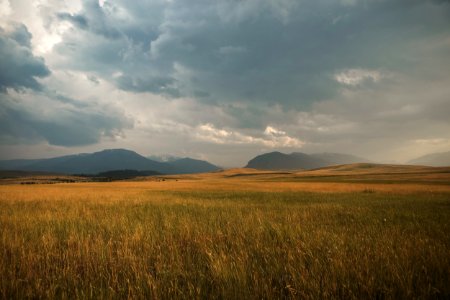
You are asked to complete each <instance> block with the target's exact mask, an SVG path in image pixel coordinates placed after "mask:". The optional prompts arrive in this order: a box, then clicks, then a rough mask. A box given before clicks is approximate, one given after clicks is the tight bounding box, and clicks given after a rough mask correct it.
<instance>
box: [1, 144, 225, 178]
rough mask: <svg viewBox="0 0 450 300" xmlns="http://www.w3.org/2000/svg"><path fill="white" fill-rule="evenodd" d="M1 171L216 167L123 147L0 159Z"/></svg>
mask: <svg viewBox="0 0 450 300" xmlns="http://www.w3.org/2000/svg"><path fill="white" fill-rule="evenodd" d="M0 169H2V170H21V171H40V172H51V173H62V174H97V173H101V172H107V171H111V170H137V171H154V172H158V173H161V174H186V173H202V172H212V171H216V170H218V169H220V168H219V167H217V166H215V165H213V164H210V163H208V162H206V161H201V160H196V159H192V158H182V159H176V160H173V161H170V162H158V161H154V160H151V159H148V158H146V157H144V156H142V155H139V154H138V153H136V152H134V151H130V150H125V149H110V150H103V151H100V152H95V153H89V154H87V153H84V154H76V155H67V156H61V157H55V158H49V159H32V160H28V159H26V160H25V159H20V160H6V161H0Z"/></svg>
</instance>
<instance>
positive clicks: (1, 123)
mask: <svg viewBox="0 0 450 300" xmlns="http://www.w3.org/2000/svg"><path fill="white" fill-rule="evenodd" d="M0 100H1V102H0V116H1V118H0V142H1V144H16V143H19V144H20V143H23V144H30V143H31V144H33V143H37V142H39V141H46V142H48V143H49V144H50V145H57V146H67V147H70V146H82V145H90V144H95V143H98V142H100V140H101V139H102V138H104V137H107V138H111V139H114V138H116V137H117V136H120V135H121V134H122V130H123V129H124V128H131V127H132V125H133V123H132V121H131V120H130V119H128V118H126V117H125V116H124V115H123V113H121V112H120V111H118V110H116V109H114V108H113V107H111V106H105V105H103V106H102V105H99V104H96V103H84V104H82V103H80V101H77V100H75V99H72V98H70V97H67V96H63V95H59V94H57V93H54V92H49V91H46V92H42V93H39V94H36V93H32V94H24V93H20V94H14V95H8V94H0Z"/></svg>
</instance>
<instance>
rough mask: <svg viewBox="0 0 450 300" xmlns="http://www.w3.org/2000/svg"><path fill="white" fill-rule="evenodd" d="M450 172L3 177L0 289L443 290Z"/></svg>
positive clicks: (113, 292)
mask: <svg viewBox="0 0 450 300" xmlns="http://www.w3.org/2000/svg"><path fill="white" fill-rule="evenodd" d="M448 191H449V189H448V185H420V184H356V183H338V182H337V183H324V182H315V183H307V182H301V183H298V182H259V181H252V180H242V179H230V180H224V179H220V178H215V179H214V178H209V179H203V180H199V179H195V180H194V179H191V180H187V179H183V180H181V179H169V178H166V179H165V181H139V182H117V183H73V184H53V185H29V186H28V185H26V186H23V185H4V186H0V224H1V226H0V274H2V276H0V277H1V279H0V291H1V294H0V295H1V298H24V297H32V298H41V297H44V298H55V297H56V298H61V297H62V298H111V297H121V298H125V297H129V298H173V297H178V298H180V297H182V298H243V299H246V298H283V297H288V298H289V297H294V298H377V297H378V298H384V297H386V298H436V297H441V298H446V297H449V296H450V282H449V281H450V280H449V278H450V236H449V234H448V232H450V193H448Z"/></svg>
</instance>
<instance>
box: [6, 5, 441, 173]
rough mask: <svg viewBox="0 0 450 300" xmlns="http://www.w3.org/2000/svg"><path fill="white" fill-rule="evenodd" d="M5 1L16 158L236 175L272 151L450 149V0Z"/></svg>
mask: <svg viewBox="0 0 450 300" xmlns="http://www.w3.org/2000/svg"><path fill="white" fill-rule="evenodd" d="M4 2H5V0H4ZM5 3H9V6H8V5H6V6H4V7H9V9H8V10H5V11H4V12H1V11H0V15H3V16H5V19H6V20H7V22H9V24H11V22H14V23H15V24H16V25H14V26H13V27H12V28H14V29H13V30H3V31H2V32H1V40H0V43H1V44H0V51H1V58H0V59H1V64H2V71H1V74H0V78H1V80H0V89H1V91H2V94H1V95H0V96H1V97H2V104H1V106H0V108H1V112H2V116H3V117H2V130H3V133H2V146H4V147H6V148H7V149H13V148H14V147H15V148H14V149H16V150H17V149H19V148H20V147H21V146H20V145H21V143H25V141H26V143H27V147H29V148H30V149H32V145H36V147H37V148H36V149H42V147H44V146H42V145H43V143H44V144H45V143H47V144H48V145H49V146H52V145H60V146H63V147H64V149H63V150H61V148H55V149H56V150H55V151H62V152H64V153H71V151H72V150H71V149H73V147H77V149H86V150H91V149H92V150H98V149H102V148H106V147H115V148H117V147H123V148H131V149H134V150H137V151H140V152H141V153H143V154H173V155H177V156H193V157H198V158H205V159H211V160H213V162H216V163H218V164H221V165H224V166H229V165H234V166H239V165H243V164H245V162H246V160H248V159H249V158H251V157H252V156H254V155H255V154H258V153H262V152H266V151H273V150H281V151H305V152H322V151H329V152H347V153H352V154H356V155H359V156H363V157H367V158H369V159H372V160H375V161H398V162H402V161H407V160H408V159H410V158H413V157H415V156H418V155H422V154H426V153H428V152H433V151H436V152H438V151H448V148H450V123H449V118H448V115H450V101H449V99H450V90H449V87H450V73H449V71H448V70H450V38H449V37H450V3H449V2H448V1H436V0H421V1H419V0H364V1H362V0H352V1H348V0H341V1H338V0H336V1H327V0H316V1H313V0H306V1H296V0H276V1H269V0H244V1H234V0H224V1H208V0H192V1H181V0H172V1H166V0H152V1H132V2H130V1H125V0H115V1H113V0H106V1H99V2H97V1H88V0H83V1H56V0H49V1H48V2H47V3H46V4H45V5H44V4H42V3H41V2H33V5H31V6H30V5H29V2H28V1H24V0H17V1H14V2H13V1H6V2H5ZM25 7H29V9H28V10H24V8H25ZM0 23H1V22H0ZM21 23H23V24H25V25H21ZM5 26H6V25H4V26H3V27H5ZM5 28H6V27H5ZM10 28H11V27H10ZM19 62H20V63H19ZM6 70H8V71H6ZM38 103H41V104H44V105H45V109H37V110H35V109H32V108H31V107H34V105H39V104H38ZM69 137H72V138H69ZM11 145H17V146H11ZM38 145H39V147H41V148H38ZM82 145H88V146H86V147H84V146H83V147H84V148H83V147H81V148H80V146H82ZM11 147H13V148H11ZM0 148H1V147H0ZM6 148H5V149H6ZM52 149H53V148H52ZM0 150H1V149H0ZM8 151H9V152H11V150H8ZM30 151H31V150H30ZM39 151H41V150H39ZM62 152H61V153H62ZM8 155H9V156H11V155H10V153H9V154H8Z"/></svg>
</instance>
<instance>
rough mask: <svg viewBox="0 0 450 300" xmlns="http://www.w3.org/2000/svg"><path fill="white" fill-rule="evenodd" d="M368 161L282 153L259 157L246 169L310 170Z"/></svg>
mask: <svg viewBox="0 0 450 300" xmlns="http://www.w3.org/2000/svg"><path fill="white" fill-rule="evenodd" d="M367 161H368V160H367V159H364V158H360V157H357V156H353V155H349V154H340V153H317V154H306V153H301V152H294V153H291V154H284V153H281V152H271V153H265V154H262V155H258V156H256V157H255V158H253V159H251V160H250V161H249V162H248V164H247V166H246V168H254V169H261V170H299V169H304V170H310V169H317V168H322V167H327V166H332V165H341V164H349V163H357V162H367Z"/></svg>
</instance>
